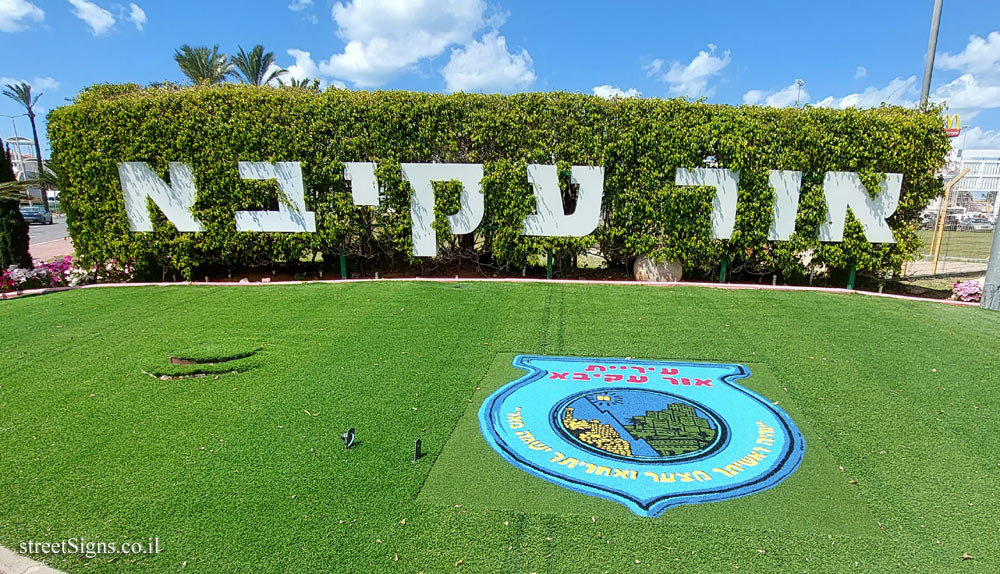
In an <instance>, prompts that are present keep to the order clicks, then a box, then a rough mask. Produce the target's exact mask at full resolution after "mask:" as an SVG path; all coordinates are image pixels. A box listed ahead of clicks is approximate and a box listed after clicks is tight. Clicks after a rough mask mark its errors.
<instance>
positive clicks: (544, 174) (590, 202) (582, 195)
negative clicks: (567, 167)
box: [522, 164, 604, 237]
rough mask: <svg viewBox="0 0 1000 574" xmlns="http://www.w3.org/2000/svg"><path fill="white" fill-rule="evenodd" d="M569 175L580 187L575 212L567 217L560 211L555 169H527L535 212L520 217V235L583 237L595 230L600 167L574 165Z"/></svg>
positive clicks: (601, 192) (601, 193) (601, 191)
mask: <svg viewBox="0 0 1000 574" xmlns="http://www.w3.org/2000/svg"><path fill="white" fill-rule="evenodd" d="M570 173H571V175H570V177H571V178H572V181H573V183H575V184H577V185H579V186H580V192H579V194H577V198H576V209H575V210H574V211H573V213H572V214H567V213H566V212H565V210H564V209H563V202H562V194H561V193H560V191H559V174H558V173H556V166H554V165H541V164H531V165H529V166H528V181H529V182H531V186H532V188H533V189H534V193H535V213H533V214H531V215H529V216H527V217H525V218H524V227H523V231H522V234H523V235H544V236H546V237H583V236H585V235H589V234H590V233H591V232H592V231H594V229H596V228H597V223H598V219H600V217H601V199H602V198H603V197H604V168H603V167H593V166H582V165H574V166H573V167H572V171H571V172H570Z"/></svg>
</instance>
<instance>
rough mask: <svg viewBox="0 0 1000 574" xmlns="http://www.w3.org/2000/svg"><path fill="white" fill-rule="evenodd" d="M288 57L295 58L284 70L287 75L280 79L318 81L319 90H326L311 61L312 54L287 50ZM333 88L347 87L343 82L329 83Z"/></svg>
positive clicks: (317, 67)
mask: <svg viewBox="0 0 1000 574" xmlns="http://www.w3.org/2000/svg"><path fill="white" fill-rule="evenodd" d="M287 53H288V55H289V56H291V57H293V58H295V63H294V64H292V65H291V66H288V67H287V68H286V70H288V73H287V74H285V75H284V76H282V79H294V80H312V79H314V78H315V79H317V80H319V87H320V88H321V89H326V86H327V82H326V80H325V79H324V78H323V75H322V74H320V73H319V66H317V65H316V62H314V61H313V59H312V54H310V53H309V52H306V51H305V50H295V49H292V50H288V52H287ZM331 83H332V85H333V86H335V87H337V88H346V87H347V86H346V85H345V84H344V82H338V81H336V80H334V81H333V82H331Z"/></svg>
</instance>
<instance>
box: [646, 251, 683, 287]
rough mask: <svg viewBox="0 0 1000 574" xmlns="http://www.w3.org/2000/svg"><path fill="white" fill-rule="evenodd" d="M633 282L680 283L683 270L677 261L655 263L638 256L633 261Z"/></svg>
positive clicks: (648, 258) (650, 259)
mask: <svg viewBox="0 0 1000 574" xmlns="http://www.w3.org/2000/svg"><path fill="white" fill-rule="evenodd" d="M634 271H635V280H636V281H649V282H653V283H666V282H670V281H680V280H681V274H682V273H683V272H684V268H683V267H682V266H681V264H680V263H678V262H677V261H663V262H661V263H657V262H656V261H655V260H653V259H652V258H650V257H647V256H645V255H640V256H639V257H637V258H636V259H635V269H634Z"/></svg>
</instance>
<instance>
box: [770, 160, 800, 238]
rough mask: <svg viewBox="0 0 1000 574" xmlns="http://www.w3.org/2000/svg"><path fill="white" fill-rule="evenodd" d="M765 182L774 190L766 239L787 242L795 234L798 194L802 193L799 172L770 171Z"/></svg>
mask: <svg viewBox="0 0 1000 574" xmlns="http://www.w3.org/2000/svg"><path fill="white" fill-rule="evenodd" d="M767 181H768V183H770V184H771V188H772V189H774V219H773V220H772V221H771V230H770V231H769V232H768V234H767V238H768V239H771V240H777V241H787V240H789V239H791V238H792V234H793V233H795V216H796V215H797V214H798V212H799V193H800V192H801V191H802V172H801V171H778V170H776V169H772V170H771V172H770V173H768V175H767Z"/></svg>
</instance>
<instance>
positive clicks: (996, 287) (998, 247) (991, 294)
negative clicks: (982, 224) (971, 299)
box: [979, 229, 1000, 311]
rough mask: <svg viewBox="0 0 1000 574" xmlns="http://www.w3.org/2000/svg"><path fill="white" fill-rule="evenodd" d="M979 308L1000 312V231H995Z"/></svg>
mask: <svg viewBox="0 0 1000 574" xmlns="http://www.w3.org/2000/svg"><path fill="white" fill-rule="evenodd" d="M979 306H980V307H982V308H983V309H992V310H994V311H1000V231H997V230H996V229H994V230H993V249H991V250H990V262H989V263H988V264H987V265H986V278H985V279H984V280H983V294H982V297H981V299H980V300H979Z"/></svg>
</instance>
